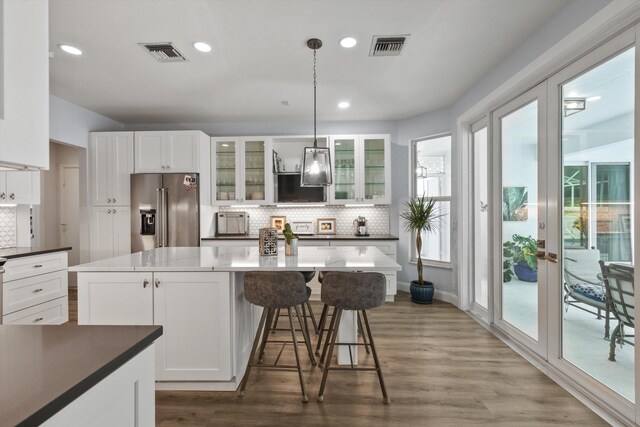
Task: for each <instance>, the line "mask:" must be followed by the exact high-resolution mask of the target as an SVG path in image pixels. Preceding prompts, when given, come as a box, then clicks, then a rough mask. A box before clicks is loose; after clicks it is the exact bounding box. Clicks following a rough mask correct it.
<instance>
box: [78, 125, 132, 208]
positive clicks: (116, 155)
mask: <svg viewBox="0 0 640 427" xmlns="http://www.w3.org/2000/svg"><path fill="white" fill-rule="evenodd" d="M89 150H90V156H91V164H90V168H91V200H92V204H93V205H97V206H100V205H114V206H128V205H129V204H130V177H131V174H132V173H133V132H93V133H91V138H90V147H89Z"/></svg>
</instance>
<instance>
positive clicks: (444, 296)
mask: <svg viewBox="0 0 640 427" xmlns="http://www.w3.org/2000/svg"><path fill="white" fill-rule="evenodd" d="M409 286H410V284H409V283H408V282H400V281H398V290H399V291H404V292H409ZM433 298H434V299H437V300H438V301H442V302H448V303H449V304H453V305H455V306H456V307H458V308H460V306H459V305H458V301H459V300H458V295H456V294H454V293H453V292H451V291H442V290H440V289H438V288H437V287H436V292H435V294H434V295H433Z"/></svg>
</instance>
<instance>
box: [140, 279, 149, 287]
mask: <svg viewBox="0 0 640 427" xmlns="http://www.w3.org/2000/svg"><path fill="white" fill-rule="evenodd" d="M148 284H149V281H148V280H147V279H144V282H142V287H143V288H146V287H147V285H148Z"/></svg>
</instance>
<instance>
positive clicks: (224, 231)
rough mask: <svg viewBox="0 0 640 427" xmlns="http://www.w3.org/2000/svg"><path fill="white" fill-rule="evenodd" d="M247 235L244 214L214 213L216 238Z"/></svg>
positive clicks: (247, 228) (247, 223) (247, 225)
mask: <svg viewBox="0 0 640 427" xmlns="http://www.w3.org/2000/svg"><path fill="white" fill-rule="evenodd" d="M246 234H249V214H248V213H246V212H216V236H221V235H246Z"/></svg>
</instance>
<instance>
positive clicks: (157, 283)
mask: <svg viewBox="0 0 640 427" xmlns="http://www.w3.org/2000/svg"><path fill="white" fill-rule="evenodd" d="M153 284H154V285H156V288H157V287H158V285H159V284H160V280H158V279H156V281H155V282H153Z"/></svg>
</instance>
